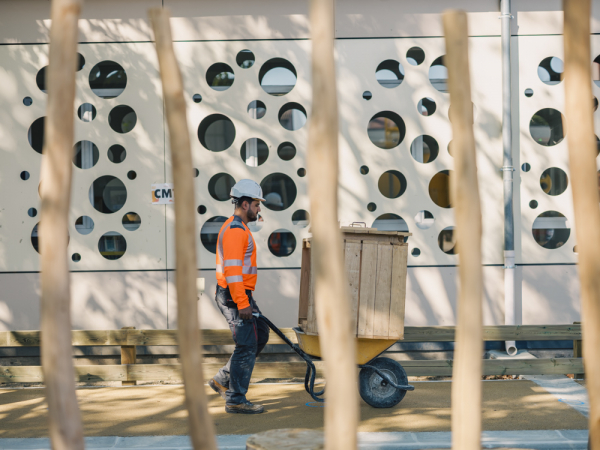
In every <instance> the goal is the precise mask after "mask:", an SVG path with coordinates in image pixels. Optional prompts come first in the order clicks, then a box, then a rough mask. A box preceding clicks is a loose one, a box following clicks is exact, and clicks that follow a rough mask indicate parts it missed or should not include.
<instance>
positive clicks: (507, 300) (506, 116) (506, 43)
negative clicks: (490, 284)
mask: <svg viewBox="0 0 600 450" xmlns="http://www.w3.org/2000/svg"><path fill="white" fill-rule="evenodd" d="M500 11H501V15H500V18H501V20H502V34H501V39H502V147H503V150H504V158H503V164H502V178H503V181H504V324H505V325H515V316H516V314H515V309H516V308H515V220H514V214H513V172H514V170H515V169H514V167H513V160H512V117H511V100H512V99H511V61H510V28H511V23H510V21H511V19H512V18H513V16H512V15H511V13H510V0H501V2H500ZM505 345H506V353H508V354H509V355H511V356H514V355H516V354H517V345H516V342H515V341H506V342H505Z"/></svg>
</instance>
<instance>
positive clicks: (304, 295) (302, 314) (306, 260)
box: [298, 243, 311, 321]
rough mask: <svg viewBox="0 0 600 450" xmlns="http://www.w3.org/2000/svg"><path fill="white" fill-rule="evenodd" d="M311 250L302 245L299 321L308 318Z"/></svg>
mask: <svg viewBox="0 0 600 450" xmlns="http://www.w3.org/2000/svg"><path fill="white" fill-rule="evenodd" d="M310 267H311V265H310V249H309V248H306V247H305V246H304V243H303V245H302V265H301V271H300V302H299V303H300V304H299V306H298V321H301V320H302V319H307V318H308V296H309V293H308V291H309V289H310V284H309V282H310Z"/></svg>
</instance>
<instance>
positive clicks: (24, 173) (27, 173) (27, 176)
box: [20, 170, 30, 181]
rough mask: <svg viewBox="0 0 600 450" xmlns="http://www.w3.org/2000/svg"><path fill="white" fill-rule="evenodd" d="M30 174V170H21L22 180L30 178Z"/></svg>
mask: <svg viewBox="0 0 600 450" xmlns="http://www.w3.org/2000/svg"><path fill="white" fill-rule="evenodd" d="M29 176H30V175H29V172H27V171H26V170H24V171H23V172H21V174H20V177H21V180H23V181H27V180H29Z"/></svg>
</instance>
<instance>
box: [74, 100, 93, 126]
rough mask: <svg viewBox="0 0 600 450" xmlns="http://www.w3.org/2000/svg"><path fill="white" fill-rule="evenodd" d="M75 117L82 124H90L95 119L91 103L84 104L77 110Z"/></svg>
mask: <svg viewBox="0 0 600 450" xmlns="http://www.w3.org/2000/svg"><path fill="white" fill-rule="evenodd" d="M77 117H79V118H80V119H81V120H82V121H83V122H91V121H92V120H94V119H95V118H96V107H95V106H94V105H92V104H91V103H84V104H83V105H81V106H80V107H79V108H78V109H77Z"/></svg>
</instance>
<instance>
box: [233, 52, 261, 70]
mask: <svg viewBox="0 0 600 450" xmlns="http://www.w3.org/2000/svg"><path fill="white" fill-rule="evenodd" d="M255 60H256V59H255V58H254V53H252V52H251V51H250V50H241V51H240V52H238V54H237V55H236V56H235V62H236V63H237V65H238V66H240V67H241V68H242V69H249V68H250V67H252V66H253V65H254V61H255Z"/></svg>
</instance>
